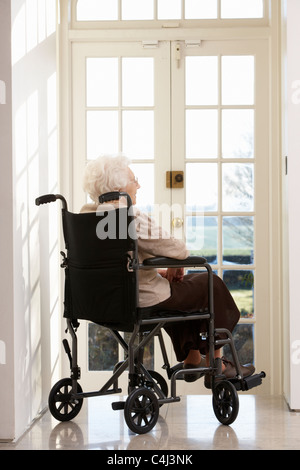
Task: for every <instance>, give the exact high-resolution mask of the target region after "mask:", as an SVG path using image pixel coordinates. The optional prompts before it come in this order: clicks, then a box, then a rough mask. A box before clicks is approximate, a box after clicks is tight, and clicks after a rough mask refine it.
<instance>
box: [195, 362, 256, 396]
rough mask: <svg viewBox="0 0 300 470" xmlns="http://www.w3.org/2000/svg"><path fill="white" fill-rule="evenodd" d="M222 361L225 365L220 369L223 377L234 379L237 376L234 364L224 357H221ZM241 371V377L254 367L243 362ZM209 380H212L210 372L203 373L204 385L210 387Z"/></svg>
mask: <svg viewBox="0 0 300 470" xmlns="http://www.w3.org/2000/svg"><path fill="white" fill-rule="evenodd" d="M222 362H223V364H224V365H225V369H223V371H222V375H223V376H224V377H225V379H234V378H235V377H236V376H237V370H236V368H235V366H234V364H233V363H232V362H231V361H229V360H228V359H226V357H222ZM240 368H241V372H242V374H243V377H249V376H250V375H252V374H253V373H254V372H255V367H254V366H253V365H252V364H244V365H241V366H240ZM216 380H222V378H221V377H218V378H217V379H215V382H216ZM211 381H212V376H211V375H210V374H205V377H204V385H205V387H206V388H209V389H211Z"/></svg>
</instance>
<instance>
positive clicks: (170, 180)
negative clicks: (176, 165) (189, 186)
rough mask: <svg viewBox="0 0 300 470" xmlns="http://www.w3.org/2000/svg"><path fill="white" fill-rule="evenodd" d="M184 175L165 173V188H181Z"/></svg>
mask: <svg viewBox="0 0 300 470" xmlns="http://www.w3.org/2000/svg"><path fill="white" fill-rule="evenodd" d="M183 183H184V175H183V171H167V172H166V187H167V188H173V189H176V188H183Z"/></svg>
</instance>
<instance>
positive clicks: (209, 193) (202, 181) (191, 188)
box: [186, 163, 218, 212]
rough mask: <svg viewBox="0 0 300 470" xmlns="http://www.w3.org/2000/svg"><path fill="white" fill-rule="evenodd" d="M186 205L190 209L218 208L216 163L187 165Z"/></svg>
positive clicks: (209, 209)
mask: <svg viewBox="0 0 300 470" xmlns="http://www.w3.org/2000/svg"><path fill="white" fill-rule="evenodd" d="M186 206H187V210H188V211H201V212H204V211H206V212H208V211H216V210H218V166H217V164H216V163H188V164H187V165H186Z"/></svg>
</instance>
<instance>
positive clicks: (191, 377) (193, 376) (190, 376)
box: [183, 362, 202, 382]
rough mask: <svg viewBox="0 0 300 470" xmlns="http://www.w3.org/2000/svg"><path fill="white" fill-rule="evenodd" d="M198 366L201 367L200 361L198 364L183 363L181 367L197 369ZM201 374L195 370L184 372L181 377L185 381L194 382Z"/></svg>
mask: <svg viewBox="0 0 300 470" xmlns="http://www.w3.org/2000/svg"><path fill="white" fill-rule="evenodd" d="M199 367H202V365H201V362H199V364H183V369H198V368H199ZM201 375H202V374H201V372H195V373H193V374H184V376H183V378H184V380H185V381H186V382H195V381H196V380H198V379H200V377H201Z"/></svg>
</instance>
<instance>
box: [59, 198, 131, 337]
mask: <svg viewBox="0 0 300 470" xmlns="http://www.w3.org/2000/svg"><path fill="white" fill-rule="evenodd" d="M129 209H130V208H127V207H122V208H119V209H115V210H111V211H107V210H105V211H101V212H96V213H94V212H90V213H82V214H74V213H71V212H69V211H67V210H65V209H63V210H62V217H63V232H64V239H65V245H66V249H67V257H66V261H65V263H63V265H64V267H65V274H66V276H65V311H64V316H65V317H66V318H71V319H76V320H78V319H84V320H90V321H93V322H95V323H99V324H101V325H104V326H108V327H109V328H112V329H116V330H121V331H131V330H132V327H133V324H134V323H135V320H136V308H137V291H138V281H137V267H138V257H137V242H136V236H135V226H134V217H133V215H131V214H130V210H129Z"/></svg>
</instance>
